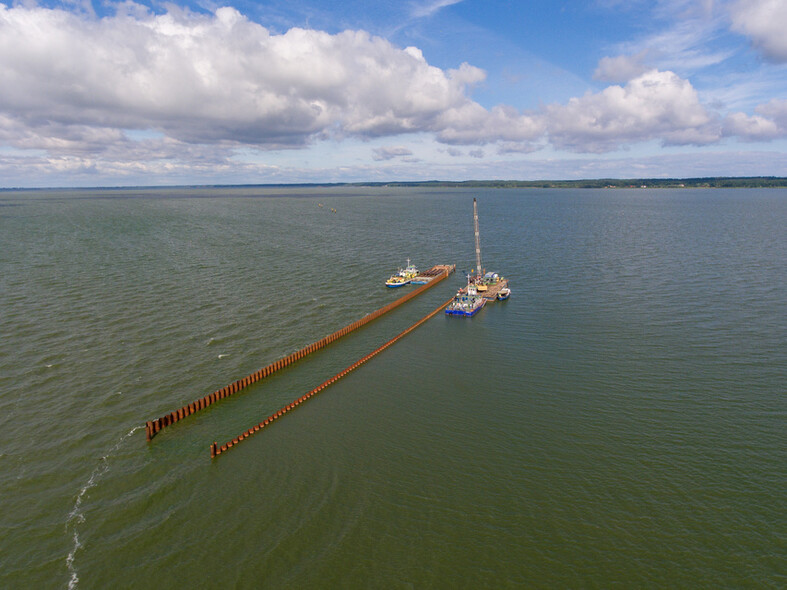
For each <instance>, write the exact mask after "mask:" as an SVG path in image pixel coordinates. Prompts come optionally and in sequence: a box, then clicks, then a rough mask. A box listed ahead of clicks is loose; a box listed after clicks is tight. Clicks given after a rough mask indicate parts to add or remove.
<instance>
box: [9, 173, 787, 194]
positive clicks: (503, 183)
mask: <svg viewBox="0 0 787 590" xmlns="http://www.w3.org/2000/svg"><path fill="white" fill-rule="evenodd" d="M343 186H346V187H392V188H398V187H402V188H419V187H424V188H429V187H435V188H438V187H439V188H443V187H445V188H451V187H455V188H594V189H598V188H606V189H614V188H628V189H643V188H670V189H681V188H787V177H781V176H736V177H724V176H712V177H704V178H624V179H620V178H598V179H583V180H461V181H447V180H423V181H392V182H306V183H295V182H294V183H271V184H256V183H252V184H184V185H150V186H91V187H5V188H0V192H8V191H47V190H129V189H177V188H308V187H334V188H335V187H343Z"/></svg>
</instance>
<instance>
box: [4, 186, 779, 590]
mask: <svg viewBox="0 0 787 590" xmlns="http://www.w3.org/2000/svg"><path fill="white" fill-rule="evenodd" d="M474 196H475V197H477V198H478V206H479V214H480V218H481V245H482V253H483V262H484V266H485V267H486V268H487V269H488V270H495V271H497V272H500V273H502V274H503V275H504V276H506V277H507V278H509V279H510V281H511V288H512V291H513V293H512V296H511V299H510V300H508V301H506V302H496V303H494V304H490V305H487V307H486V308H484V309H483V310H482V311H481V312H480V313H479V314H478V315H477V316H475V317H473V318H455V317H446V316H445V315H444V314H441V315H439V316H437V317H435V318H433V319H432V320H430V321H429V322H427V323H426V324H425V325H423V326H422V327H420V328H418V329H417V330H416V331H415V332H413V333H412V334H409V335H408V336H406V337H405V338H404V339H402V340H401V341H400V342H397V343H396V344H395V345H393V346H392V347H391V348H389V349H388V350H386V351H385V352H383V353H382V354H380V355H378V356H377V357H375V358H374V359H372V360H371V361H370V362H368V363H366V364H365V365H363V366H362V367H360V368H359V369H358V370H356V371H353V372H352V373H351V374H350V375H348V376H347V377H346V378H344V379H342V380H341V381H339V382H338V383H336V384H334V385H333V386H331V387H330V388H328V389H327V390H326V391H325V392H323V393H322V394H320V395H319V396H317V397H316V398H315V399H313V400H310V401H309V402H308V403H306V404H305V405H303V406H301V407H299V408H298V409H297V410H295V411H294V412H292V413H291V414H288V415H287V416H286V417H285V418H284V419H282V420H280V421H278V422H277V423H276V424H274V425H273V426H272V427H271V428H269V429H266V430H265V431H264V432H262V433H259V434H257V435H255V436H254V437H252V438H251V439H249V440H248V441H245V442H244V443H243V444H242V445H240V446H239V447H238V448H236V449H233V450H232V451H230V452H228V453H226V454H224V455H222V456H221V457H219V458H218V459H216V460H213V461H211V459H210V456H209V452H208V451H209V445H210V443H211V442H213V441H214V440H215V441H218V442H219V443H222V442H226V441H227V440H228V439H231V438H232V437H234V436H237V435H238V434H240V432H242V431H243V430H245V429H246V428H248V427H250V426H252V425H254V424H256V423H258V422H259V421H260V420H261V419H263V418H265V417H266V416H268V415H269V414H270V413H271V412H272V411H274V410H276V409H278V408H279V407H281V406H282V405H283V404H285V403H288V402H289V401H291V400H293V399H295V398H297V397H299V396H301V395H303V394H304V393H306V392H307V391H309V390H310V389H311V388H313V387H314V386H316V385H317V384H318V383H320V382H322V381H323V380H325V379H326V378H328V377H330V376H332V375H333V374H335V373H336V372H338V371H339V370H341V369H343V368H345V367H347V366H349V365H350V364H352V363H353V362H355V361H356V360H357V359H359V358H360V357H362V356H364V355H365V354H367V353H368V352H371V351H372V350H374V349H375V348H377V347H378V346H380V345H381V344H383V343H384V342H386V341H387V340H388V339H389V338H391V337H393V336H394V335H396V334H398V333H399V332H401V331H402V330H404V329H405V328H406V327H407V326H409V325H411V324H412V323H414V322H415V321H416V320H418V319H420V318H421V317H423V316H424V315H425V314H426V313H428V312H429V311H431V310H432V309H434V308H435V307H436V306H437V305H438V304H439V303H441V302H443V301H445V300H446V299H447V298H448V297H450V296H451V294H452V293H453V292H454V291H455V290H456V289H457V288H458V287H459V286H461V285H462V283H463V278H462V276H461V274H460V273H457V274H455V275H452V276H451V277H450V278H449V279H448V280H446V281H444V282H443V283H441V284H439V285H437V286H435V287H434V288H433V289H430V290H428V291H427V292H426V293H425V294H424V295H422V296H420V297H419V298H417V299H415V300H414V301H411V302H409V303H407V304H405V305H404V306H402V307H400V308H398V309H397V310H395V311H393V312H391V313H390V314H388V315H387V316H385V317H384V318H382V319H381V320H379V321H376V322H374V323H372V324H370V325H368V326H367V327H365V328H363V329H362V330H360V331H359V332H356V333H353V334H352V335H350V336H347V337H345V338H343V339H342V340H341V341H339V342H337V343H336V344H334V345H331V346H330V347H328V348H327V349H324V350H322V351H320V352H318V353H316V354H314V355H312V356H310V357H308V358H307V359H305V360H303V361H300V362H298V363H296V364H295V365H293V366H292V367H289V368H287V369H285V370H284V371H282V372H281V373H278V374H276V375H275V376H273V377H272V378H269V379H266V380H264V381H262V382H260V383H258V384H255V385H254V386H252V387H250V388H249V389H248V390H247V391H245V392H244V393H241V394H236V395H235V396H233V397H232V398H230V399H227V400H224V401H222V402H220V403H219V404H216V405H214V406H211V407H210V408H209V409H208V410H206V411H203V412H200V413H198V414H197V415H195V416H192V417H189V418H187V419H185V420H183V421H182V422H179V423H178V424H176V425H174V426H172V427H170V428H167V429H166V430H165V431H164V432H162V433H161V434H159V435H158V436H157V437H156V438H155V440H154V441H153V442H152V443H150V444H148V443H146V442H145V435H144V428H142V425H143V424H144V422H145V420H149V419H153V418H156V417H158V416H161V415H163V414H164V413H165V412H169V411H171V410H173V409H176V408H178V407H180V406H182V405H183V404H184V403H187V402H190V401H192V400H194V399H197V398H199V397H202V396H204V395H206V394H208V393H210V392H212V391H214V390H215V389H218V388H220V387H223V386H224V385H226V384H228V383H230V382H231V381H233V380H235V379H238V378H240V377H243V376H245V375H247V374H249V373H251V372H253V371H255V370H257V369H259V368H261V367H263V366H265V365H267V364H268V363H270V362H272V361H273V360H276V359H278V358H281V357H282V356H284V355H286V354H289V353H290V352H293V351H294V350H297V349H298V348H301V347H303V346H305V345H306V344H308V343H311V342H313V341H315V340H318V339H319V338H321V337H323V336H325V335H326V334H328V333H330V332H333V331H335V330H337V329H338V328H340V327H342V326H344V325H346V324H348V323H350V322H351V321H353V320H356V319H359V318H360V317H362V316H363V315H364V314H366V313H369V312H371V311H373V310H375V309H377V308H379V307H381V306H383V305H385V304H386V303H388V302H389V301H392V300H394V299H396V298H397V297H399V296H401V295H402V294H403V293H404V292H405V291H403V289H409V288H411V287H405V288H403V289H398V290H396V289H386V288H385V287H384V286H383V282H384V280H385V279H386V278H387V277H388V275H390V274H391V273H392V272H393V271H395V270H396V269H397V268H398V267H400V266H402V265H404V264H405V262H406V259H407V258H408V257H409V258H411V259H412V261H413V263H415V264H416V265H417V266H419V267H420V268H427V267H429V266H431V265H433V264H454V263H455V264H457V268H458V269H460V270H461V269H469V268H470V267H471V266H473V264H474V246H473V232H472V198H473V197H474ZM318 203H322V204H323V205H324V207H319V206H318ZM331 208H335V209H336V212H335V213H332V212H331V211H330V209H331ZM785 227H787V191H784V190H729V191H728V190H713V191H703V190H675V191H653V190H631V191H626V190H615V191H611V190H608V191H593V190H581V191H572V190H568V189H567V190H552V191H540V190H500V191H492V190H490V191H475V192H471V191H457V190H450V191H447V190H432V191H429V190H423V189H418V190H416V189H385V188H376V189H360V188H352V189H347V188H341V189H339V188H336V189H177V190H175V189H172V190H152V189H146V190H138V191H132V190H128V191H103V192H102V191H92V192H91V191H61V192H43V191H37V192H0V442H1V443H2V446H0V498H2V501H0V587H3V588H67V587H69V586H70V587H71V588H115V587H128V588H139V587H162V588H249V587H263V588H386V589H388V588H519V587H525V588H610V587H620V588H664V587H670V588H672V587H681V588H697V587H703V588H720V587H726V588H783V587H785V585H787V566H786V565H785V564H787V511H785V506H786V505H787V437H785V434H784V433H785V418H787V397H786V396H785V394H786V393H787V387H785V383H787V295H785V293H787V262H786V261H787V232H785V230H784V228H785Z"/></svg>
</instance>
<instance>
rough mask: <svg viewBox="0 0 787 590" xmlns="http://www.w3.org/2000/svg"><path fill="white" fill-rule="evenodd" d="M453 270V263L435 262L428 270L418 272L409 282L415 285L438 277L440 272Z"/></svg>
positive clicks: (454, 266) (454, 267) (449, 272)
mask: <svg viewBox="0 0 787 590" xmlns="http://www.w3.org/2000/svg"><path fill="white" fill-rule="evenodd" d="M455 270H456V265H455V264H436V265H434V266H433V267H432V268H430V269H429V270H425V271H424V272H422V273H418V275H417V276H416V277H414V278H413V279H412V280H411V281H410V282H411V283H413V284H416V285H418V284H424V283H428V282H429V281H431V280H432V279H434V278H436V277H439V276H440V275H441V274H442V273H448V274H451V273H452V272H454V271H455Z"/></svg>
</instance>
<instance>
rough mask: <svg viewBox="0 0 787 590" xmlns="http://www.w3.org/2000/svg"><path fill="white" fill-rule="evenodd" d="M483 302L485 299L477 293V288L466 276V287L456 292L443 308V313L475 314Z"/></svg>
mask: <svg viewBox="0 0 787 590" xmlns="http://www.w3.org/2000/svg"><path fill="white" fill-rule="evenodd" d="M485 303H486V299H484V297H483V296H482V295H479V294H478V289H477V288H476V286H475V284H473V282H472V281H471V280H470V277H469V276H468V277H467V287H466V288H465V289H462V290H460V291H459V292H458V293H457V294H456V296H455V297H454V299H453V301H451V303H449V304H448V307H446V308H445V313H446V314H448V315H463V316H467V317H471V316H474V315H475V314H477V313H478V312H479V311H480V309H481V308H482V307H484V304H485Z"/></svg>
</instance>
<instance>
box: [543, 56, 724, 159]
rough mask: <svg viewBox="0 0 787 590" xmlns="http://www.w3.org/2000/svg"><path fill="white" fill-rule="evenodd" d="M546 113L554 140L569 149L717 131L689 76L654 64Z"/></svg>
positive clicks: (695, 137) (700, 138) (681, 140)
mask: <svg viewBox="0 0 787 590" xmlns="http://www.w3.org/2000/svg"><path fill="white" fill-rule="evenodd" d="M545 113H546V118H547V122H546V124H547V127H548V130H549V136H550V140H551V142H552V143H553V145H556V146H558V147H562V148H567V149H570V150H573V151H586V152H604V151H610V150H613V149H616V148H618V147H619V146H620V144H622V143H629V142H638V141H646V140H650V139H655V138H658V139H660V140H661V141H662V142H663V143H664V144H707V143H713V142H715V141H718V139H719V138H720V135H721V130H720V126H719V125H718V123H717V122H716V120H715V117H714V116H713V115H712V114H711V113H709V112H708V111H706V109H705V107H704V106H703V105H701V104H700V102H699V99H698V97H697V93H696V91H695V90H694V88H693V87H692V85H691V84H690V83H689V81H688V80H683V79H681V78H680V77H678V76H677V75H676V74H675V73H673V72H660V71H658V70H651V71H650V72H647V73H645V74H643V75H641V76H639V77H638V78H635V79H633V80H631V81H630V82H629V83H628V84H626V86H624V87H621V86H609V87H608V88H606V89H604V90H603V91H602V92H599V93H597V94H587V95H585V96H583V97H582V98H572V99H571V100H569V102H568V104H566V105H549V106H547V107H546V109H545Z"/></svg>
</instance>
